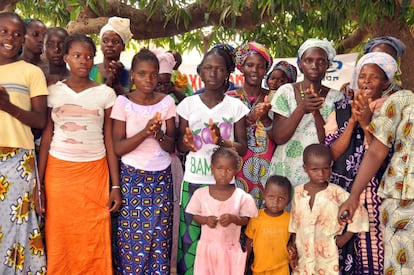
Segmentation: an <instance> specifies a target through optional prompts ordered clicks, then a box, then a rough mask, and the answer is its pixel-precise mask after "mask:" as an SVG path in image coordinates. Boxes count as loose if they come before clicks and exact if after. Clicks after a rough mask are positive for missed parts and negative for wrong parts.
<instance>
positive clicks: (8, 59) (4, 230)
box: [0, 12, 48, 274]
mask: <svg viewBox="0 0 414 275" xmlns="http://www.w3.org/2000/svg"><path fill="white" fill-rule="evenodd" d="M24 35H25V27H24V23H23V21H22V20H21V18H20V17H19V16H18V15H17V14H15V13H9V12H4V13H0V44H1V51H0V129H2V130H1V131H0V240H1V243H0V255H1V259H2V260H1V264H0V274H29V273H33V274H34V273H38V274H45V273H46V263H45V250H44V246H43V241H42V236H41V234H40V230H39V225H38V222H37V219H36V213H35V212H34V207H33V201H32V198H33V195H34V194H36V192H33V190H36V187H34V184H35V172H34V171H35V165H34V163H35V162H34V157H35V156H34V143H33V135H32V132H31V131H30V127H35V128H38V129H42V128H44V126H45V124H46V101H47V100H46V97H47V94H48V92H47V87H46V80H45V77H44V75H43V73H42V71H41V70H40V69H39V68H38V67H36V66H34V65H32V64H29V63H26V62H24V61H19V60H18V52H19V49H20V48H21V46H22V44H23V41H24Z"/></svg>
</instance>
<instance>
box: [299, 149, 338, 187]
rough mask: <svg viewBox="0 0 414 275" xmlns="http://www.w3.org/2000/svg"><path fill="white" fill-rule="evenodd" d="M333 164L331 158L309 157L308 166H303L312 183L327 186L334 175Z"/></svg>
mask: <svg viewBox="0 0 414 275" xmlns="http://www.w3.org/2000/svg"><path fill="white" fill-rule="evenodd" d="M331 166H332V163H331V159H330V158H329V157H319V156H313V155H311V156H309V158H308V161H307V163H306V164H304V165H303V168H304V169H305V172H306V173H307V174H308V176H309V178H310V182H311V183H312V184H315V185H326V184H327V183H328V182H329V178H330V177H331V173H332V167H331Z"/></svg>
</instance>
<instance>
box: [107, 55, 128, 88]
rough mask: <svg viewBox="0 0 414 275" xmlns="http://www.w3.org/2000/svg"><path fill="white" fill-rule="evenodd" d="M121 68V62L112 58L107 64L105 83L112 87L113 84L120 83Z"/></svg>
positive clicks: (122, 66)
mask: <svg viewBox="0 0 414 275" xmlns="http://www.w3.org/2000/svg"><path fill="white" fill-rule="evenodd" d="M123 69H124V64H122V62H120V61H115V60H112V61H111V62H110V63H109V66H108V76H107V78H106V85H108V86H109V87H113V86H114V85H115V84H117V83H120V78H121V73H122V70H123Z"/></svg>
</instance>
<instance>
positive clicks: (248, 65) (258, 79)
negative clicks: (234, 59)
mask: <svg viewBox="0 0 414 275" xmlns="http://www.w3.org/2000/svg"><path fill="white" fill-rule="evenodd" d="M242 73H243V75H244V81H245V82H246V83H248V84H249V85H251V86H255V87H260V86H261V85H262V80H263V78H264V76H265V75H266V60H265V59H264V58H263V57H262V56H261V55H260V54H251V55H250V56H249V57H247V58H246V60H245V61H244V64H243V66H242Z"/></svg>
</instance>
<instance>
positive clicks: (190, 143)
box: [183, 127, 197, 152]
mask: <svg viewBox="0 0 414 275" xmlns="http://www.w3.org/2000/svg"><path fill="white" fill-rule="evenodd" d="M183 143H184V145H185V146H187V148H188V149H189V150H190V151H191V152H197V148H196V147H195V144H194V138H193V133H191V130H190V128H189V127H186V128H185V134H184V136H183Z"/></svg>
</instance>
